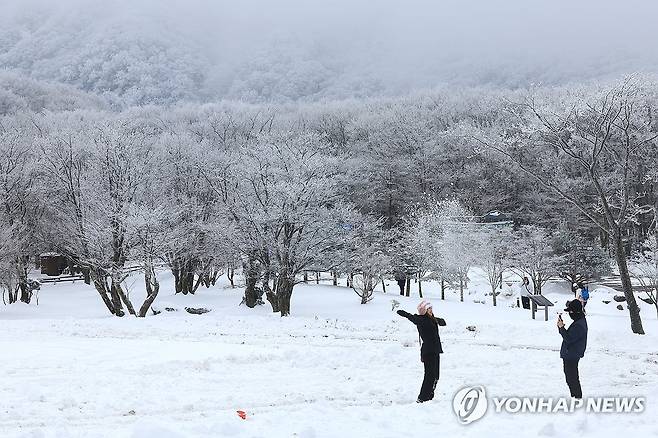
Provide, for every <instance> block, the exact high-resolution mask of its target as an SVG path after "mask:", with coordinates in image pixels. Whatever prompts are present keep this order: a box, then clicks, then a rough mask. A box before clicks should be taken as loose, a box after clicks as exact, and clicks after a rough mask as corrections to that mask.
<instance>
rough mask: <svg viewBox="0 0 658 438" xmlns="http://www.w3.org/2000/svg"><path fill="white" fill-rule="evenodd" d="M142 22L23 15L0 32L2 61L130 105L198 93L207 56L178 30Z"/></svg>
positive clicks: (195, 96)
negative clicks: (23, 16) (201, 53)
mask: <svg viewBox="0 0 658 438" xmlns="http://www.w3.org/2000/svg"><path fill="white" fill-rule="evenodd" d="M97 18H99V19H97ZM143 24H144V23H143V22H141V21H139V20H130V19H125V18H124V19H119V17H112V16H110V18H108V19H104V18H103V17H97V16H94V15H87V14H76V13H71V14H54V15H51V16H48V17H44V16H43V14H41V15H37V16H36V17H27V18H25V19H24V20H23V21H17V22H12V23H11V25H10V26H8V27H4V28H3V30H2V31H0V65H2V66H3V67H4V68H5V69H9V70H13V71H16V72H20V73H21V74H25V75H28V76H30V77H32V78H34V79H39V80H48V81H54V82H60V83H64V84H69V85H73V86H75V87H76V88H78V89H80V90H83V91H86V92H91V93H94V94H97V95H99V96H103V97H105V98H107V99H108V100H110V101H115V102H117V101H120V102H122V103H125V104H128V105H134V104H145V103H151V104H167V103H172V102H176V101H181V100H196V99H198V97H199V95H200V92H201V91H200V90H201V89H202V88H203V82H204V76H205V72H206V71H208V67H207V66H206V65H205V64H204V59H203V58H201V57H199V56H197V54H196V53H195V52H196V50H195V49H193V48H191V47H190V45H189V42H188V41H186V40H185V39H184V38H181V37H180V36H179V35H176V34H175V33H164V32H160V31H155V30H154V29H153V28H149V26H144V25H143ZM12 25H13V26H14V27H13V28H12Z"/></svg>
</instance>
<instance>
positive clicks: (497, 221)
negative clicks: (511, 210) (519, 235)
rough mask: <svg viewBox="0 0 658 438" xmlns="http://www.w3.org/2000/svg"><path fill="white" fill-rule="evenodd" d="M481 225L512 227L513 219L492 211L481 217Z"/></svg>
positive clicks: (505, 214)
mask: <svg viewBox="0 0 658 438" xmlns="http://www.w3.org/2000/svg"><path fill="white" fill-rule="evenodd" d="M482 223H485V224H489V225H501V226H502V225H509V226H512V225H514V219H513V218H512V216H511V215H509V214H507V213H501V212H499V211H498V210H492V211H490V212H489V213H487V214H485V215H484V216H482Z"/></svg>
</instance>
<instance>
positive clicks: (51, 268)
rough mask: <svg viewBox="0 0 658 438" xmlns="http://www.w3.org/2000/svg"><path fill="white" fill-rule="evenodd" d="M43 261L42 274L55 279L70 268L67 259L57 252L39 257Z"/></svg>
mask: <svg viewBox="0 0 658 438" xmlns="http://www.w3.org/2000/svg"><path fill="white" fill-rule="evenodd" d="M39 258H40V260H41V273H42V274H45V275H48V276H51V277H54V276H57V275H62V273H63V272H64V269H66V267H67V266H68V262H67V261H66V257H64V256H63V255H61V254H58V253H56V252H46V253H43V254H41V255H40V256H39Z"/></svg>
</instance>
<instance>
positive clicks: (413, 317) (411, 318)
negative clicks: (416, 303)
mask: <svg viewBox="0 0 658 438" xmlns="http://www.w3.org/2000/svg"><path fill="white" fill-rule="evenodd" d="M397 313H398V315H400V316H404V317H405V318H407V319H408V320H409V321H411V322H413V323H414V324H418V318H420V317H419V316H418V315H412V314H411V313H409V312H405V311H404V310H398V312H397Z"/></svg>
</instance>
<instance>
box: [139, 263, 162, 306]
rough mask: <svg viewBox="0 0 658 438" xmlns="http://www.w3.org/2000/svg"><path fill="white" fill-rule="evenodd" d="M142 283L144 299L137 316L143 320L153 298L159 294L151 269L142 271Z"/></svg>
mask: <svg viewBox="0 0 658 438" xmlns="http://www.w3.org/2000/svg"><path fill="white" fill-rule="evenodd" d="M144 283H145V285H146V299H145V300H144V303H143V304H142V307H140V308H139V314H138V316H139V317H140V318H144V317H145V316H146V314H147V313H148V311H149V309H150V308H151V304H153V301H155V298H156V297H157V296H158V292H160V283H159V282H158V278H157V277H156V275H155V271H154V270H153V268H152V267H147V268H146V269H145V271H144Z"/></svg>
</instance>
